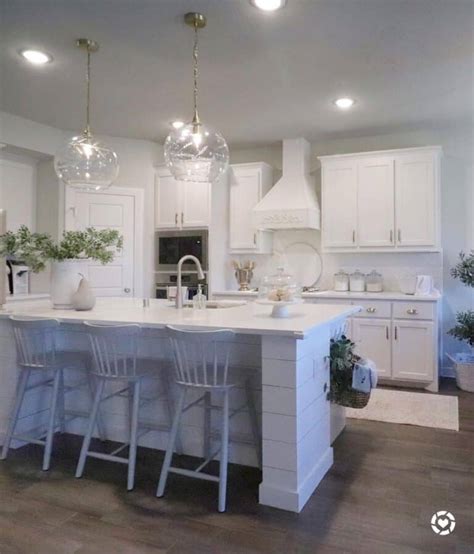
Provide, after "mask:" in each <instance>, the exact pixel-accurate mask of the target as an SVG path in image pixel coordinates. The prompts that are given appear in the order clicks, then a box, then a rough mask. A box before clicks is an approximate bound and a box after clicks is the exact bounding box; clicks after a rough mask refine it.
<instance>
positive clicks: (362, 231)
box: [357, 156, 395, 247]
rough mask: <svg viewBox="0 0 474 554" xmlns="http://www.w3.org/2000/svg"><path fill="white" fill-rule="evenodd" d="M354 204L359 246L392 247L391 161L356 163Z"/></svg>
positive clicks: (372, 159) (393, 214)
mask: <svg viewBox="0 0 474 554" xmlns="http://www.w3.org/2000/svg"><path fill="white" fill-rule="evenodd" d="M357 202H358V215H359V219H358V222H359V225H358V238H359V241H358V242H359V246H372V247H384V246H393V244H394V218H395V209H394V202H395V200H394V180H393V158H389V157H387V156H383V157H374V158H367V159H363V160H361V161H360V162H359V166H358V191H357Z"/></svg>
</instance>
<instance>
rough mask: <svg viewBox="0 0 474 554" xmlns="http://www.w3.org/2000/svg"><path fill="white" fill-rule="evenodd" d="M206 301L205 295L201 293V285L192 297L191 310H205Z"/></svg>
mask: <svg viewBox="0 0 474 554" xmlns="http://www.w3.org/2000/svg"><path fill="white" fill-rule="evenodd" d="M206 300H207V298H206V295H205V294H204V293H203V292H202V285H198V291H197V293H196V294H195V295H194V296H193V308H194V309H195V310H205V309H206Z"/></svg>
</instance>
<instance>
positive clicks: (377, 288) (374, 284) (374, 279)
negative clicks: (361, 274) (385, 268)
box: [365, 269, 383, 292]
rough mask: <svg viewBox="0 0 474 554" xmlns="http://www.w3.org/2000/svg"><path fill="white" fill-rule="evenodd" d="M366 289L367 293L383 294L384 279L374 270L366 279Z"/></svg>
mask: <svg viewBox="0 0 474 554" xmlns="http://www.w3.org/2000/svg"><path fill="white" fill-rule="evenodd" d="M365 288H366V290H367V292H382V291H383V277H382V275H381V274H380V273H378V272H377V271H375V269H373V270H372V271H371V272H370V273H369V274H368V275H367V277H366V278H365Z"/></svg>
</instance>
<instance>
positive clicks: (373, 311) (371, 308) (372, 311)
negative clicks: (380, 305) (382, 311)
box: [366, 306, 377, 314]
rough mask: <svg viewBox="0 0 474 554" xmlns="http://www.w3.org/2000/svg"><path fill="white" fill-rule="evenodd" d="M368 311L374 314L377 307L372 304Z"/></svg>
mask: <svg viewBox="0 0 474 554" xmlns="http://www.w3.org/2000/svg"><path fill="white" fill-rule="evenodd" d="M366 311H367V313H369V314H374V313H375V312H376V311H377V308H373V307H372V306H371V307H370V308H367V310H366Z"/></svg>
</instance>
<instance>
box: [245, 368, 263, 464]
mask: <svg viewBox="0 0 474 554" xmlns="http://www.w3.org/2000/svg"><path fill="white" fill-rule="evenodd" d="M245 395H246V397H247V405H248V410H249V415H250V424H251V426H252V434H253V440H254V443H255V451H256V453H257V463H258V467H259V468H260V469H262V441H261V433H260V427H259V425H258V417H257V410H256V408H255V400H254V396H253V394H252V389H251V388H250V379H246V381H245Z"/></svg>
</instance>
